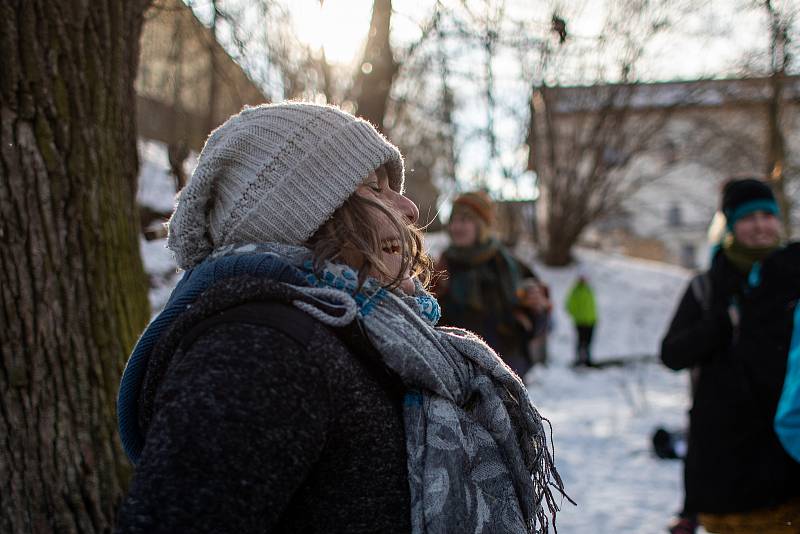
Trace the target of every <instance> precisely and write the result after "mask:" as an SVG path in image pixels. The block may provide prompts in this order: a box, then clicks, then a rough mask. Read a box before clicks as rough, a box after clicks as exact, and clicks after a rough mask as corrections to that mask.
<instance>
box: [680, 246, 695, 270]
mask: <svg viewBox="0 0 800 534" xmlns="http://www.w3.org/2000/svg"><path fill="white" fill-rule="evenodd" d="M696 256H697V247H695V246H694V244H693V243H684V244H683V245H682V246H681V265H683V266H684V267H686V268H687V269H694V268H696V267H697V258H696Z"/></svg>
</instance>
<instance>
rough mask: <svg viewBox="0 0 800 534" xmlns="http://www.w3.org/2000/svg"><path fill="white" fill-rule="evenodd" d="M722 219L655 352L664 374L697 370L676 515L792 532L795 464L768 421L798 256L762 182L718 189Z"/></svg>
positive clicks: (779, 378) (712, 525)
mask: <svg viewBox="0 0 800 534" xmlns="http://www.w3.org/2000/svg"><path fill="white" fill-rule="evenodd" d="M722 212H723V213H724V215H725V217H726V229H727V232H726V234H725V236H724V238H723V240H722V242H721V244H720V247H719V249H718V250H717V251H716V253H715V254H714V258H713V260H712V263H711V268H710V269H709V271H708V272H707V273H706V274H705V275H704V276H701V277H696V278H695V279H694V280H693V281H692V283H691V284H690V287H689V288H687V290H686V292H685V294H684V296H683V299H682V300H681V302H680V304H679V306H678V310H677V312H676V313H675V316H674V318H673V320H672V323H671V325H670V327H669V330H668V332H667V334H666V336H665V337H664V340H663V342H662V347H661V359H662V361H663V362H664V363H665V364H666V365H667V366H668V367H670V368H671V369H675V370H679V369H696V371H695V376H694V378H695V380H696V382H695V387H694V399H693V405H692V409H691V412H690V421H689V447H688V452H687V456H686V460H685V465H684V485H685V491H686V498H685V505H684V514H685V515H686V517H687V518H690V517H691V516H692V515H693V514H698V518H699V522H700V523H701V524H702V525H703V526H704V527H705V529H706V530H707V531H709V532H733V533H772V532H796V531H797V525H798V524H800V483H798V481H800V464H798V463H797V462H796V461H794V460H793V459H792V458H791V457H790V456H789V455H788V454H787V453H786V451H785V450H784V449H783V447H782V446H781V444H780V443H779V441H778V438H777V436H776V434H775V431H774V428H773V421H774V418H775V413H776V408H777V404H778V399H779V398H780V394H781V389H782V385H783V381H784V376H785V374H786V362H787V354H788V348H789V342H790V336H791V332H792V323H793V315H794V308H795V306H796V302H797V299H798V297H799V296H800V283H798V280H800V246H798V244H796V243H795V244H789V245H785V244H782V242H781V236H780V221H779V219H778V215H779V211H778V206H777V203H776V201H775V197H774V196H773V193H772V191H771V190H770V188H769V186H768V185H767V184H766V183H764V182H762V181H760V180H756V179H752V178H747V179H739V180H731V181H729V182H728V183H726V185H725V186H724V189H723V193H722ZM790 525H793V526H790ZM694 527H695V525H693V524H685V528H684V530H675V527H673V530H672V532H692V531H693V529H694Z"/></svg>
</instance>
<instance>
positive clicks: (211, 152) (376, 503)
mask: <svg viewBox="0 0 800 534" xmlns="http://www.w3.org/2000/svg"><path fill="white" fill-rule="evenodd" d="M402 192H403V160H402V156H401V155H400V152H399V151H398V150H397V148H396V147H395V146H394V145H392V144H391V143H389V142H388V141H387V140H386V139H385V138H384V137H383V136H382V135H380V134H379V133H378V132H377V131H376V130H375V129H374V127H373V126H372V125H370V124H369V123H368V122H366V121H363V120H361V119H357V118H355V117H353V116H352V115H350V114H348V113H345V112H343V111H341V110H340V109H338V108H335V107H332V106H319V105H314V104H306V103H284V104H273V105H263V106H258V107H253V108H246V109H245V110H243V111H242V112H241V113H240V114H238V115H235V116H233V117H231V118H230V119H228V121H226V122H225V123H224V124H223V125H222V126H221V127H219V128H218V129H217V130H215V131H214V132H213V133H212V134H211V136H210V137H209V139H208V141H207V142H206V145H205V147H204V148H203V151H202V153H201V155H200V158H199V162H198V165H197V168H196V170H195V171H194V173H193V175H192V178H191V180H190V181H189V183H188V185H187V186H186V188H185V189H184V190H183V191H182V192H181V193H180V197H179V199H178V203H177V207H176V211H175V213H174V215H173V216H172V219H171V220H170V225H169V238H168V247H169V248H170V249H171V250H172V251H173V252H174V253H175V256H176V259H177V262H178V265H179V266H180V267H181V268H182V269H184V270H185V273H184V276H183V278H182V279H181V281H180V283H179V284H178V286H177V287H176V288H175V290H174V291H173V293H172V295H171V297H170V299H169V301H168V303H167V305H166V307H165V309H164V310H163V311H162V312H161V313H160V314H159V315H158V316H157V317H156V318H155V319H154V320H153V321H152V322H151V324H150V325H149V326H148V328H147V330H146V331H145V332H144V334H143V335H142V337H141V338H140V339H139V341H138V343H137V345H136V347H135V349H134V351H133V353H132V355H131V357H130V359H129V361H128V364H127V366H126V368H125V371H124V374H123V377H122V382H121V385H120V391H119V395H118V402H117V411H118V416H119V428H120V437H121V440H122V443H123V446H124V449H125V452H126V453H127V455H128V456H129V458H130V459H131V461H132V462H133V463H134V464H135V472H134V476H133V480H132V483H131V486H130V491H129V493H128V495H127V497H126V498H125V500H124V502H123V504H122V506H121V509H120V513H119V520H118V526H117V531H118V532H120V533H134V532H142V533H143V532H148V533H151V532H165V533H166V532H171V533H172V532H214V533H220V532H233V533H237V534H247V533H251V532H252V533H255V532H258V533H263V532H287V533H288V532H311V533H314V532H419V533H421V532H431V533H440V532H442V533H443V532H466V531H469V532H487V533H488V532H496V531H497V529H501V530H503V531H504V532H515V533H529V532H533V531H534V530H535V529H544V530H547V527H548V524H549V522H550V521H554V518H555V510H556V505H555V501H554V498H553V496H552V494H551V490H550V487H551V485H555V487H556V488H559V489H562V488H563V486H562V484H561V482H560V479H559V478H558V473H557V472H556V471H555V468H554V466H553V464H552V459H551V457H550V455H549V453H548V451H549V448H548V444H547V442H546V434H547V433H546V431H545V429H544V427H543V426H542V419H541V416H540V415H539V414H538V412H537V411H536V409H535V408H534V407H533V405H532V404H531V403H530V400H529V398H528V396H527V392H526V390H525V388H524V386H523V384H522V383H521V382H520V381H519V379H518V378H517V377H516V376H515V375H514V374H513V373H511V372H510V371H509V370H508V369H507V368H506V367H505V366H504V365H503V364H502V361H501V360H500V359H499V358H498V356H497V355H496V354H495V353H494V352H493V351H492V350H491V349H490V348H489V347H488V346H486V345H485V344H484V343H483V342H481V341H480V340H479V339H478V338H476V337H475V336H474V335H472V334H469V333H464V332H450V331H446V330H441V329H438V328H436V327H435V324H436V321H437V319H438V317H439V306H438V303H437V302H436V300H435V299H434V298H433V297H432V295H431V294H430V293H428V292H427V291H426V290H425V287H424V284H425V281H426V277H427V275H428V273H429V272H430V264H431V262H430V260H428V259H427V258H426V256H425V255H424V252H423V248H422V240H421V234H420V232H419V230H417V229H416V228H415V227H414V223H415V222H416V221H417V217H418V211H417V208H416V206H415V205H414V204H413V203H412V202H411V201H410V200H409V199H407V198H406V197H405V196H403V194H402ZM501 525H502V526H501Z"/></svg>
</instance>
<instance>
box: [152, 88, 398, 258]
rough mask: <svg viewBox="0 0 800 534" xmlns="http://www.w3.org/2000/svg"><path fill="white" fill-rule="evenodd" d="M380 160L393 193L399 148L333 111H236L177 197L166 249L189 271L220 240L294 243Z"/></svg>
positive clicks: (299, 106)
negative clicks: (236, 113) (384, 166)
mask: <svg viewBox="0 0 800 534" xmlns="http://www.w3.org/2000/svg"><path fill="white" fill-rule="evenodd" d="M383 164H385V165H386V169H387V171H388V174H389V185H390V187H391V188H392V189H394V190H395V191H398V192H401V193H402V190H403V157H402V156H401V155H400V151H399V150H398V149H397V147H396V146H394V145H393V144H391V143H390V142H389V141H387V140H386V138H384V137H383V136H382V135H381V134H380V133H378V131H377V130H375V128H374V127H373V126H372V125H371V124H370V123H368V122H367V121H365V120H362V119H358V118H356V117H354V116H353V115H350V114H349V113H346V112H344V111H342V110H340V109H339V108H336V107H333V106H320V105H316V104H308V103H300V102H291V103H283V104H265V105H261V106H257V107H248V108H245V109H244V110H243V111H242V112H241V113H239V114H238V115H234V116H232V117H231V118H229V119H228V120H227V121H225V123H224V124H223V125H222V126H220V127H219V128H217V129H216V130H214V131H213V132H212V133H211V135H210V136H209V138H208V140H207V141H206V144H205V146H204V147H203V151H202V152H201V153H200V159H199V161H198V164H197V168H196V169H195V171H194V173H193V174H192V178H191V179H190V180H189V183H188V184H187V185H186V187H185V188H184V189H183V190H182V191H181V192H180V195H179V196H178V203H177V207H176V208H175V213H174V214H173V215H172V218H171V219H170V221H169V239H168V241H167V248H169V249H170V250H172V251H173V252H174V253H175V256H176V259H177V262H178V266H179V267H180V268H182V269H189V268H191V267H192V266H194V265H196V264H198V263H200V262H201V261H203V259H204V258H205V257H206V256H208V254H209V253H210V252H211V251H212V250H214V249H216V248H219V247H222V246H225V245H232V244H246V243H264V242H278V243H286V244H292V245H300V244H303V243H305V242H306V241H307V240H308V238H310V237H311V236H312V235H313V234H314V232H316V231H317V229H318V228H319V227H320V226H322V225H323V224H324V223H325V222H326V221H327V220H328V219H329V218H330V217H331V215H333V212H334V211H336V209H337V208H339V207H340V206H341V205H342V204H343V203H344V201H345V200H347V198H348V197H349V196H350V195H352V194H353V192H355V190H356V188H357V187H358V185H359V184H361V183H362V182H363V181H364V179H365V178H366V177H367V176H368V175H369V173H370V172H371V171H373V170H375V169H377V168H378V167H379V166H380V165H383Z"/></svg>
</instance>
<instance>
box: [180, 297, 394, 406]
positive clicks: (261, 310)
mask: <svg viewBox="0 0 800 534" xmlns="http://www.w3.org/2000/svg"><path fill="white" fill-rule="evenodd" d="M230 323H239V324H242V323H244V324H252V325H261V326H265V327H267V328H272V329H275V330H278V331H279V332H282V333H283V334H285V335H286V336H287V337H289V338H290V339H292V340H293V341H295V342H296V343H297V344H298V345H300V346H301V347H303V348H304V349H305V348H307V347H308V342H309V340H310V339H311V336H310V335H309V333H310V332H311V330H312V329H313V328H314V327H315V326H316V324H318V323H319V324H323V323H320V322H319V321H318V320H317V319H315V318H314V317H312V316H311V315H309V314H308V313H306V312H304V311H302V310H300V309H298V308H296V307H295V306H293V305H291V304H289V303H287V302H283V301H276V300H271V301H270V300H261V301H252V302H246V303H244V304H240V305H238V306H234V307H232V308H228V309H225V310H222V311H221V312H219V313H217V314H216V315H213V316H211V317H209V318H207V319H205V320H203V321H201V322H199V323H197V324H196V325H195V326H194V327H192V329H191V330H189V332H187V333H186V335H184V336H183V338H182V339H181V343H180V349H181V350H182V351H186V350H187V349H188V348H189V347H191V345H192V344H193V343H194V342H195V341H196V340H197V338H198V337H200V336H201V335H203V334H204V333H205V332H207V331H208V330H210V329H211V328H213V327H215V326H217V325H220V324H230ZM323 326H324V327H325V328H327V329H328V330H330V331H331V332H332V333H333V334H334V335H335V336H336V338H337V339H339V341H340V342H341V343H342V344H343V345H344V346H345V347H346V348H347V350H349V351H350V353H351V354H352V355H353V356H354V357H355V358H356V359H358V360H359V361H361V363H362V364H364V366H365V368H366V369H367V372H369V373H370V374H371V375H372V376H373V378H375V379H376V380H377V381H378V382H379V383H380V384H382V385H383V386H384V387H386V388H387V389H388V390H389V391H391V392H392V393H393V394H394V395H399V396H400V397H402V395H403V394H404V392H405V386H403V384H402V382H401V380H400V378H399V377H398V376H397V375H396V374H395V373H394V372H393V371H391V370H390V369H389V368H388V367H386V365H385V364H384V363H383V360H382V359H381V357H380V355H379V354H378V352H377V350H376V349H375V348H374V347H373V345H372V343H370V341H369V339H368V338H367V335H366V333H364V331H363V329H362V327H361V325H360V323H358V321H353V322H352V323H350V324H349V325H347V326H343V327H338V328H334V327H331V326H329V325H325V324H323Z"/></svg>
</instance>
